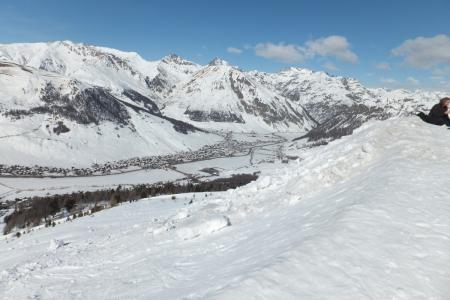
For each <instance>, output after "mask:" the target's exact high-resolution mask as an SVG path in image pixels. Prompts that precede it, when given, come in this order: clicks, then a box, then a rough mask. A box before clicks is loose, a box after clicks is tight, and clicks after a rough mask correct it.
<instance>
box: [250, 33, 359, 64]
mask: <svg viewBox="0 0 450 300" xmlns="http://www.w3.org/2000/svg"><path fill="white" fill-rule="evenodd" d="M255 54H256V55H258V56H261V57H264V58H268V59H274V60H277V61H280V62H283V63H299V62H302V61H304V60H307V59H312V58H314V57H316V56H319V57H329V58H335V59H337V60H340V61H344V62H349V63H356V62H357V61H358V56H357V55H356V53H354V52H353V51H352V50H351V45H350V43H349V42H348V41H347V38H345V37H343V36H338V35H332V36H328V37H324V38H319V39H315V40H309V41H307V42H306V43H305V44H304V45H296V44H285V43H278V44H274V43H270V42H268V43H259V44H257V45H256V46H255Z"/></svg>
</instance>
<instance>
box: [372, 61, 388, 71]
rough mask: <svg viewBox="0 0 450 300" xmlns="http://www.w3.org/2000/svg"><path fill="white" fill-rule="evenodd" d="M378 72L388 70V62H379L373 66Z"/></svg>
mask: <svg viewBox="0 0 450 300" xmlns="http://www.w3.org/2000/svg"><path fill="white" fill-rule="evenodd" d="M375 67H376V68H377V69H378V70H390V69H391V65H390V64H389V63H388V62H380V63H378V64H377V65H376V66H375Z"/></svg>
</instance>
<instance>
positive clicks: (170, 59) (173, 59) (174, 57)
mask: <svg viewBox="0 0 450 300" xmlns="http://www.w3.org/2000/svg"><path fill="white" fill-rule="evenodd" d="M162 61H163V62H165V63H175V64H178V65H195V64H194V63H193V62H191V61H188V60H186V59H184V58H182V57H181V56H179V55H178V54H175V53H170V54H169V55H166V56H164V57H163V58H162Z"/></svg>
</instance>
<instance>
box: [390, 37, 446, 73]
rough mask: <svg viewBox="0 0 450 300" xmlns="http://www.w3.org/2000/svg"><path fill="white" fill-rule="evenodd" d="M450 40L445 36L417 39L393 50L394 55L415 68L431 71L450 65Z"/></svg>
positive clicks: (405, 42)
mask: <svg viewBox="0 0 450 300" xmlns="http://www.w3.org/2000/svg"><path fill="white" fill-rule="evenodd" d="M449 49H450V38H449V37H448V36H447V35H445V34H439V35H436V36H434V37H417V38H415V39H409V40H406V41H404V42H403V43H402V44H401V45H400V46H398V47H397V48H395V49H393V50H392V51H391V52H392V54H393V55H396V56H400V57H403V59H404V62H405V63H406V64H407V65H409V66H411V67H414V68H419V69H430V68H433V67H436V66H438V65H441V64H450V51H449Z"/></svg>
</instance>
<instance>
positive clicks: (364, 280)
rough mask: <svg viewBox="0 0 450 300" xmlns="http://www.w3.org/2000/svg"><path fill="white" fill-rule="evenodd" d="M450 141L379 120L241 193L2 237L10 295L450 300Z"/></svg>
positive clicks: (147, 204) (436, 131) (1, 284)
mask: <svg viewBox="0 0 450 300" xmlns="http://www.w3.org/2000/svg"><path fill="white" fill-rule="evenodd" d="M449 141H450V131H449V130H447V129H445V128H441V127H436V126H430V125H427V124H423V123H421V122H420V120H417V119H404V120H389V121H383V122H372V123H370V124H367V125H365V126H363V127H362V128H360V129H359V130H357V131H356V132H355V133H354V135H352V136H349V137H346V138H343V139H341V140H338V141H335V142H333V143H331V144H329V145H327V146H323V147H319V148H315V149H310V150H307V151H303V152H299V153H298V155H299V156H300V157H301V159H302V160H301V161H300V162H299V164H298V165H289V166H287V167H286V168H284V169H279V170H273V172H271V173H270V174H269V173H266V175H265V176H263V177H261V178H260V179H259V180H257V181H256V182H254V183H251V184H249V185H247V186H244V187H241V188H239V189H237V190H234V191H228V192H223V193H214V194H213V195H208V197H206V196H202V195H200V194H197V195H196V199H195V201H193V202H192V203H191V201H190V200H191V198H189V197H192V195H187V196H185V197H184V196H180V197H177V199H176V200H171V199H170V197H167V196H166V197H159V198H152V199H148V200H141V201H138V202H133V203H130V204H123V205H121V206H119V207H116V208H114V209H110V210H104V211H102V212H101V213H99V214H98V215H96V216H95V217H83V218H77V219H76V220H74V221H73V222H68V223H64V224H60V225H57V226H55V227H52V228H46V229H43V230H39V231H35V232H31V233H28V234H24V235H23V236H22V237H20V238H18V239H16V238H14V239H10V240H5V239H3V240H0V269H1V270H4V271H3V272H2V273H1V280H0V298H2V299H29V298H40V299H56V298H65V299H73V298H90V299H99V298H120V299H280V298H282V299H447V298H448V295H450V271H449V270H450V253H449V251H448V249H450V218H449V216H450V201H449V196H448V195H449V193H450V187H449V186H448V176H449V171H448V165H450V147H448V145H449ZM152 220H153V221H152ZM230 222H231V223H232V226H228V225H229V224H230ZM137 225H138V226H137ZM86 228H95V230H89V231H88V230H86ZM55 237H58V238H59V237H63V238H64V240H70V241H71V247H60V248H58V250H57V251H54V252H51V253H49V251H48V241H49V240H51V239H54V238H55Z"/></svg>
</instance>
